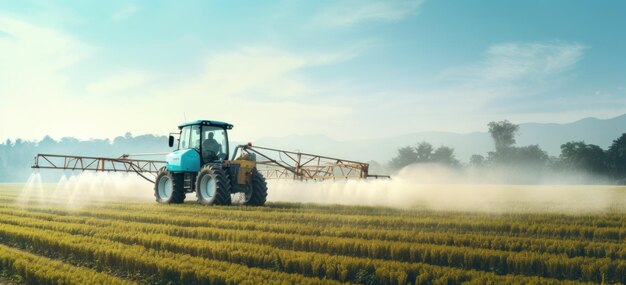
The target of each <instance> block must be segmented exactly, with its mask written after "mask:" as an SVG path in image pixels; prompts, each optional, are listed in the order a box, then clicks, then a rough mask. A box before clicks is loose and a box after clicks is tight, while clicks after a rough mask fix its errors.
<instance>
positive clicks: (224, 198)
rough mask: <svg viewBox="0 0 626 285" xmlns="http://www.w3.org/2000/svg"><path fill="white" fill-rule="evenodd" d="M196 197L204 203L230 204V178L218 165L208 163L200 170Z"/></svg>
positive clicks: (199, 201)
mask: <svg viewBox="0 0 626 285" xmlns="http://www.w3.org/2000/svg"><path fill="white" fill-rule="evenodd" d="M196 197H198V203H200V204H203V205H230V204H231V199H230V180H229V178H228V176H227V175H226V173H225V172H224V170H222V169H221V168H219V167H218V166H211V165H207V166H205V167H203V168H202V169H201V170H200V172H198V177H197V178H196Z"/></svg>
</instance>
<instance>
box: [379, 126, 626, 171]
mask: <svg viewBox="0 0 626 285" xmlns="http://www.w3.org/2000/svg"><path fill="white" fill-rule="evenodd" d="M487 126H488V127H489V134H490V135H491V138H492V139H493V143H494V146H495V148H494V150H493V151H490V152H488V153H487V154H486V155H480V154H474V155H472V156H471V157H470V159H469V162H468V163H467V164H462V163H460V162H459V160H458V159H457V158H456V157H455V154H454V149H452V148H450V147H447V146H443V145H442V146H439V147H438V148H434V147H433V145H432V144H430V143H428V142H420V143H418V144H417V145H415V146H405V147H402V148H399V149H398V154H397V155H396V156H395V157H394V158H392V159H391V161H389V163H388V167H389V168H390V169H392V170H398V169H401V168H403V167H405V166H408V165H411V164H419V163H436V164H441V165H445V166H448V167H453V168H474V169H489V168H496V167H498V168H501V167H506V168H516V167H525V168H526V169H528V168H532V169H534V170H536V171H542V170H547V169H550V170H555V171H559V172H584V173H589V174H592V175H595V176H598V177H602V178H606V179H611V180H614V181H617V182H620V183H624V182H626V133H624V134H622V135H621V136H620V137H618V138H616V139H615V140H614V141H613V143H612V144H611V146H610V147H609V148H608V149H606V150H605V149H602V148H601V147H599V146H597V145H594V144H587V143H585V142H584V141H571V142H566V143H564V144H562V145H561V153H560V154H559V156H549V155H548V153H547V152H546V151H544V150H543V149H541V147H540V146H539V145H528V146H517V145H516V140H515V137H516V136H517V133H518V131H519V125H516V124H513V123H511V122H509V121H508V120H504V121H493V122H489V124H487Z"/></svg>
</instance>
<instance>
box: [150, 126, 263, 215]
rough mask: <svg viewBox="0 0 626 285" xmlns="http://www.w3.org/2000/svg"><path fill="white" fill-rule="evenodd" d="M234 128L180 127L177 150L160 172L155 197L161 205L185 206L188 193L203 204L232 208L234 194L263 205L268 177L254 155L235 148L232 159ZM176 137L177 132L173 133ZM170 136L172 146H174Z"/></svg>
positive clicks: (173, 139)
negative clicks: (230, 132)
mask: <svg viewBox="0 0 626 285" xmlns="http://www.w3.org/2000/svg"><path fill="white" fill-rule="evenodd" d="M232 128H233V125H231V124H229V123H225V122H220V121H213V120H198V121H193V122H188V123H184V124H182V125H179V126H178V129H179V130H180V131H179V133H178V136H179V137H178V140H177V142H178V146H177V149H176V150H175V151H173V152H171V153H169V154H167V156H166V160H165V162H166V164H165V166H164V167H161V168H160V169H159V171H158V173H157V176H156V179H155V183H154V196H155V197H156V201H157V202H159V203H169V204H174V203H183V202H184V201H185V197H186V195H187V194H188V193H193V192H195V193H196V197H197V199H198V203H200V204H203V205H230V204H231V203H232V201H231V194H236V193H241V194H239V196H240V197H241V198H242V199H241V200H242V201H241V202H242V204H244V205H250V206H261V205H264V204H265V200H266V197H267V184H266V182H265V178H264V177H263V175H262V174H261V173H260V172H259V171H258V170H257V168H256V156H255V154H254V153H248V152H243V151H242V152H241V154H240V155H239V156H238V157H235V155H237V153H238V150H239V149H240V148H241V147H242V146H238V147H237V148H235V151H234V153H233V157H232V159H231V160H228V157H229V145H228V130H230V129H232ZM173 134H174V133H173ZM173 134H170V136H169V141H168V144H169V146H170V147H174V142H175V137H174V135H173Z"/></svg>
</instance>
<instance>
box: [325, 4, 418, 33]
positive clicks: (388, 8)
mask: <svg viewBox="0 0 626 285" xmlns="http://www.w3.org/2000/svg"><path fill="white" fill-rule="evenodd" d="M422 2H423V1H421V0H395V1H339V2H336V3H338V4H337V5H336V6H333V7H330V8H327V9H325V10H323V11H322V12H321V13H320V14H318V15H317V16H316V17H315V19H314V21H315V23H317V24H318V25H322V26H338V27H348V26H353V25H356V24H359V23H362V22H367V21H383V22H392V21H399V20H402V19H404V18H406V17H408V16H410V15H412V14H414V13H415V12H416V11H417V9H418V7H419V6H420V4H422Z"/></svg>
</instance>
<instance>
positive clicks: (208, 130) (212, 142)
mask: <svg viewBox="0 0 626 285" xmlns="http://www.w3.org/2000/svg"><path fill="white" fill-rule="evenodd" d="M201 141H202V148H201V149H202V160H203V161H204V162H205V163H207V162H214V161H221V160H224V159H226V158H227V157H228V137H227V135H226V130H225V129H223V128H220V127H214V126H202V139H201Z"/></svg>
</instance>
